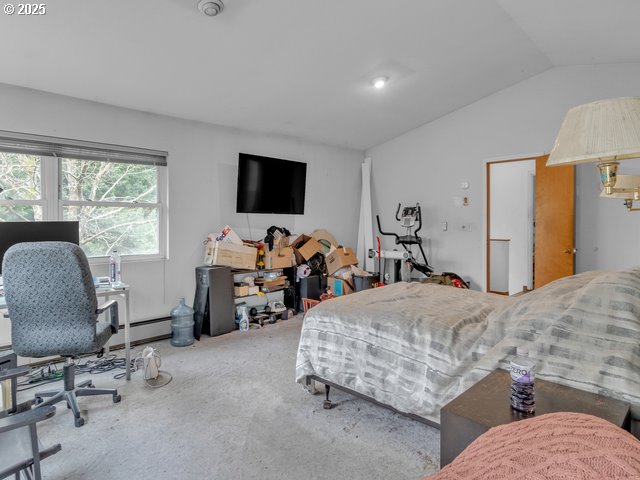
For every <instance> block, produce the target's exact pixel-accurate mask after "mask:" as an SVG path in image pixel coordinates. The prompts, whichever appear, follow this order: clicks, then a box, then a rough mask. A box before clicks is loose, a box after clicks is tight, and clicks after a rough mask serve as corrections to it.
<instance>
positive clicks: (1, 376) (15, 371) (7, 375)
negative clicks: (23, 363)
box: [0, 367, 31, 382]
mask: <svg viewBox="0 0 640 480" xmlns="http://www.w3.org/2000/svg"><path fill="white" fill-rule="evenodd" d="M30 371H31V369H30V368H29V367H18V368H9V369H7V370H0V382H4V381H5V380H11V379H12V378H18V377H22V376H24V375H26V374H27V373H29V372H30Z"/></svg>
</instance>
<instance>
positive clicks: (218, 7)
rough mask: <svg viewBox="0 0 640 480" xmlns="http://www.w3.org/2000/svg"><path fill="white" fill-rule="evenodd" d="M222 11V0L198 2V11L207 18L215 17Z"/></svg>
mask: <svg viewBox="0 0 640 480" xmlns="http://www.w3.org/2000/svg"><path fill="white" fill-rule="evenodd" d="M223 9H224V3H222V0H200V1H199V2H198V10H200V11H201V12H202V13H204V14H205V15H206V16H208V17H215V16H216V15H218V14H219V13H221V12H222V10H223Z"/></svg>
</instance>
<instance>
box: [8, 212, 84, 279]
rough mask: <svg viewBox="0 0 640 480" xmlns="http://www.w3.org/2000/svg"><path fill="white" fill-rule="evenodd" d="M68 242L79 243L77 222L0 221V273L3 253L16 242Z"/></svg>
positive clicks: (78, 225)
mask: <svg viewBox="0 0 640 480" xmlns="http://www.w3.org/2000/svg"><path fill="white" fill-rule="evenodd" d="M22 242H70V243H75V244H76V245H79V244H80V224H79V223H78V222H0V275H1V274H2V259H3V258H4V253H5V252H6V251H7V250H8V249H9V247H11V246H12V245H15V244H16V243H22Z"/></svg>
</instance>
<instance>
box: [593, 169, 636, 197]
mask: <svg viewBox="0 0 640 480" xmlns="http://www.w3.org/2000/svg"><path fill="white" fill-rule="evenodd" d="M638 187H640V175H618V177H617V180H616V189H618V188H638ZM600 196H601V197H603V198H624V199H625V200H627V199H631V200H633V192H613V193H612V194H611V195H607V194H606V192H605V191H604V187H603V188H602V191H601V192H600Z"/></svg>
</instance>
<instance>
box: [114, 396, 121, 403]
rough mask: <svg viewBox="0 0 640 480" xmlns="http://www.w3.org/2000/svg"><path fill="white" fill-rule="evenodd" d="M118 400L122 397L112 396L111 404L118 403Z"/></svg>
mask: <svg viewBox="0 0 640 480" xmlns="http://www.w3.org/2000/svg"><path fill="white" fill-rule="evenodd" d="M120 400H122V396H121V395H114V396H113V403H120Z"/></svg>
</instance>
